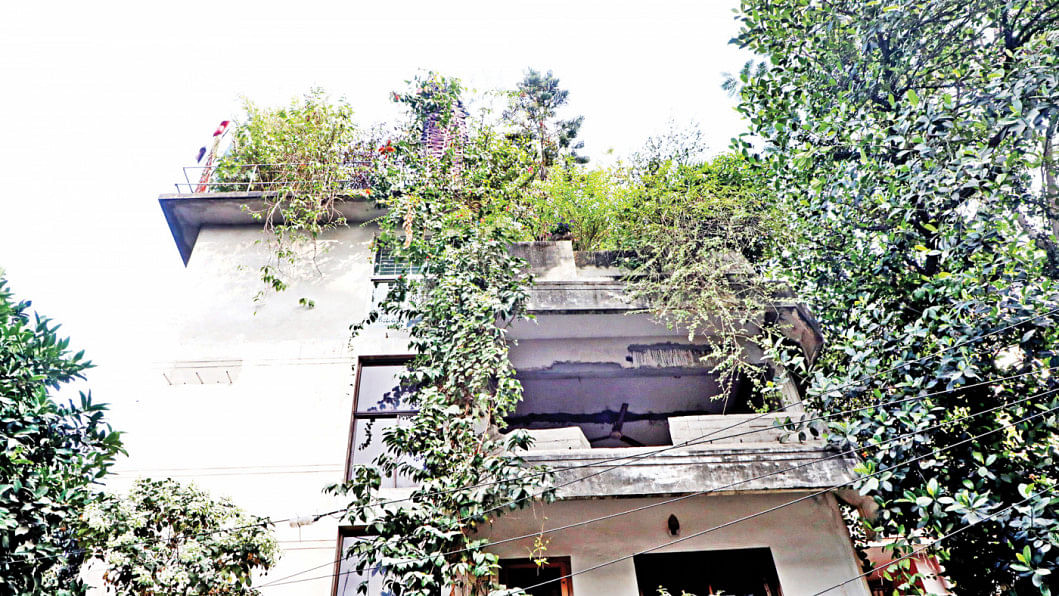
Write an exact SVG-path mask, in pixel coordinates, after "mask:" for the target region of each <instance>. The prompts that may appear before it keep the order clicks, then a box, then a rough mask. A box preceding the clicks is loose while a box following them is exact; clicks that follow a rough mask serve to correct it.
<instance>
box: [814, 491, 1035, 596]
mask: <svg viewBox="0 0 1059 596" xmlns="http://www.w3.org/2000/svg"><path fill="white" fill-rule="evenodd" d="M1054 492H1055V488H1054V487H1052V488H1049V489H1045V490H1042V491H1038V492H1036V493H1034V494H1032V495H1030V496H1028V497H1026V498H1025V499H1023V500H1021V501H1019V502H1018V503H1012V504H1011V505H1008V506H1007V507H1004V508H1003V509H1000V510H998V511H995V512H993V513H991V514H989V515H987V516H985V517H983V518H982V519H979V520H977V521H974V522H971V523H969V524H966V525H963V526H960V527H959V528H957V529H956V530H953V531H952V532H949V533H948V534H944V535H942V536H940V537H938V538H937V539H935V540H932V541H930V542H928V543H927V544H925V545H923V546H922V547H920V548H917V549H913V550H912V552H910V553H908V554H906V555H904V556H901V557H898V558H896V559H893V560H892V561H890V562H888V563H886V564H884V565H877V566H875V567H872V568H871V569H869V570H867V571H865V572H864V573H861V574H860V575H858V576H856V577H852V578H850V579H847V580H846V581H844V582H842V583H840V584H835V585H833V586H831V587H830V588H826V589H824V590H821V591H819V592H817V593H815V594H813V596H820V595H821V594H826V593H827V592H830V591H831V590H835V589H838V588H841V587H842V586H844V585H846V584H848V583H852V582H855V581H857V580H858V579H860V578H862V577H865V576H868V575H871V574H872V573H875V572H876V571H879V570H880V569H887V568H889V567H891V566H893V565H895V564H897V563H900V562H901V561H904V560H905V559H910V558H912V557H914V556H916V555H918V554H919V553H921V552H923V551H926V550H930V549H931V548H934V547H935V546H937V545H938V543H940V542H941V541H942V540H946V539H948V538H952V537H953V536H955V535H957V534H959V533H960V532H963V531H965V530H967V529H968V528H971V527H973V526H976V525H978V524H980V523H982V522H984V521H988V520H991V519H994V518H996V517H999V516H1000V515H1002V514H1003V513H1006V512H1008V511H1010V510H1012V509H1014V508H1016V507H1018V506H1019V505H1022V504H1023V503H1026V502H1027V501H1030V500H1032V499H1033V498H1034V497H1038V496H1040V495H1042V494H1045V493H1047V494H1052V493H1054Z"/></svg>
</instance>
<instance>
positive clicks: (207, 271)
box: [96, 225, 406, 595]
mask: <svg viewBox="0 0 1059 596" xmlns="http://www.w3.org/2000/svg"><path fill="white" fill-rule="evenodd" d="M374 233H375V230H374V229H373V228H371V227H365V226H356V225H354V226H350V227H347V228H343V229H339V230H335V231H332V232H329V233H327V234H326V235H325V237H324V238H323V239H322V240H321V241H320V242H319V245H318V248H319V249H320V252H319V253H318V256H317V258H316V266H317V267H318V268H319V271H316V269H315V268H314V267H312V266H308V267H306V266H301V267H299V268H298V270H297V274H296V275H290V276H288V277H285V278H284V279H286V280H287V281H288V282H289V283H290V287H289V288H288V289H287V290H286V291H284V292H282V293H278V294H277V293H275V292H272V291H271V290H267V291H266V293H265V296H264V299H263V300H262V301H261V302H260V303H257V304H255V303H254V302H253V300H252V299H253V296H254V293H255V292H256V291H257V290H258V289H260V288H261V287H262V285H261V282H260V281H259V272H258V268H259V267H260V266H261V265H262V264H264V263H265V262H267V259H268V256H269V248H268V245H267V241H268V240H269V239H270V235H269V234H266V233H264V232H262V231H261V229H260V228H256V227H241V228H233V227H215V228H209V227H207V228H203V229H202V230H201V232H200V233H199V236H198V240H197V243H196V245H195V249H194V252H193V253H192V256H191V259H190V261H189V262H188V266H187V269H186V271H185V273H184V279H182V280H181V282H182V283H181V284H180V286H181V288H182V290H181V295H180V296H179V297H177V298H176V299H175V300H171V302H172V303H174V304H177V305H178V306H177V307H176V308H175V309H174V312H173V313H172V317H171V325H172V326H173V332H174V333H173V335H174V336H175V337H176V338H177V341H176V342H175V343H174V345H164V344H156V345H152V346H150V347H149V349H151V350H154V351H156V352H157V357H156V358H154V359H152V361H154V362H155V365H153V366H151V367H150V368H149V370H139V371H130V374H129V377H128V381H129V382H130V383H138V384H139V386H140V387H142V390H141V391H142V397H141V398H140V399H139V400H138V401H137V403H136V404H135V407H129V406H124V407H122V408H118V409H115V410H114V411H113V412H112V416H110V419H111V420H112V423H113V425H114V427H115V428H117V429H119V430H124V431H126V433H125V435H124V441H125V446H126V449H127V450H128V452H129V456H128V458H123V459H122V460H121V461H120V462H119V464H118V466H117V467H116V472H117V474H116V475H115V476H113V477H112V478H111V479H110V480H109V481H108V482H109V485H108V490H113V491H119V492H120V491H124V490H126V488H127V487H128V484H129V482H130V481H131V480H132V479H134V478H135V477H137V476H145V477H150V478H165V477H172V478H174V479H177V480H179V481H181V482H194V483H195V484H196V485H197V486H199V487H201V488H203V489H205V490H207V491H209V492H210V493H211V494H212V495H215V496H227V497H230V498H231V499H232V500H233V501H234V502H235V503H236V504H237V505H239V506H240V507H242V508H243V509H244V510H246V511H247V512H250V513H253V514H256V515H262V516H268V517H270V518H274V519H281V518H290V517H294V516H311V515H313V514H317V513H320V512H325V511H331V510H334V509H337V508H339V507H341V506H342V505H343V501H342V500H340V499H336V498H334V497H328V496H325V495H324V494H323V493H322V492H321V491H322V489H323V487H324V486H326V485H329V484H334V483H339V482H341V481H343V479H344V471H345V459H346V450H347V443H348V438H349V424H350V414H351V412H352V403H353V402H352V400H353V392H352V389H353V388H352V383H353V364H354V358H355V354H354V351H353V349H352V347H351V346H350V342H349V339H350V331H349V326H350V325H351V324H353V323H356V322H359V321H360V320H361V319H362V318H363V316H364V315H366V314H367V312H368V307H369V302H370V299H371V290H372V283H371V272H372V253H371V247H370V245H371V241H372V237H373V235H374ZM303 248H304V252H305V253H306V254H307V255H310V254H311V247H303ZM307 263H308V262H305V263H303V265H304V264H307ZM301 297H306V298H310V299H312V300H313V301H315V303H316V307H315V308H313V309H306V308H304V307H303V306H301V305H299V304H298V299H299V298H301ZM387 335H389V334H388V333H387V332H386V331H385V330H381V329H380V330H375V329H372V330H369V331H368V332H366V337H365V341H366V342H367V343H370V344H371V345H372V346H373V348H374V350H375V351H374V353H403V352H404V351H405V350H406V347H405V345H404V342H403V341H401V340H400V339H397V338H387V337H386V336H387ZM362 343H363V342H362ZM229 379H231V382H230V383H229ZM171 383H172V384H171ZM276 533H277V538H278V540H279V541H280V546H281V548H282V550H283V554H282V557H281V559H280V562H279V564H278V565H277V566H276V567H275V568H273V570H272V571H271V572H270V573H269V574H268V576H267V578H265V579H264V580H263V581H268V580H270V579H275V578H280V577H282V576H285V575H289V574H293V573H297V572H301V571H304V570H306V569H310V568H314V567H317V569H315V570H314V571H311V572H309V573H305V574H302V575H300V576H298V577H297V578H296V579H305V578H314V577H318V578H319V579H316V580H314V581H308V582H304V583H298V584H292V585H289V586H281V587H276V588H266V589H265V593H266V594H270V595H271V594H275V595H282V594H328V593H330V590H331V583H332V580H331V576H330V574H331V572H332V567H331V566H330V564H331V563H333V561H334V559H335V556H336V552H337V551H336V538H337V533H338V522H337V520H334V519H332V518H325V519H323V520H321V521H319V522H317V523H315V524H311V525H307V526H303V527H291V526H290V525H289V524H288V523H281V524H279V525H278V526H277V528H276ZM320 576H325V577H320ZM96 585H98V579H97V582H96Z"/></svg>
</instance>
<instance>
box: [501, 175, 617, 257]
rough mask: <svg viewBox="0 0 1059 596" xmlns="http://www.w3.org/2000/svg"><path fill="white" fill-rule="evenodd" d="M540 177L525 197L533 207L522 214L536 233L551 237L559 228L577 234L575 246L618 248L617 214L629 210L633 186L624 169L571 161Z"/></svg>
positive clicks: (540, 235)
mask: <svg viewBox="0 0 1059 596" xmlns="http://www.w3.org/2000/svg"><path fill="white" fill-rule="evenodd" d="M550 172H551V173H550V174H549V175H548V176H547V177H546V178H545V179H544V180H540V181H537V183H536V184H535V185H534V186H533V188H532V189H531V191H530V192H528V193H527V194H526V198H525V200H526V201H527V202H528V203H529V205H530V207H529V209H528V211H527V213H526V214H525V215H524V216H523V217H521V218H520V221H521V223H522V224H523V225H526V226H528V227H530V228H532V230H533V233H532V237H533V238H534V239H537V240H544V239H547V238H548V235H549V234H550V233H553V232H555V231H556V230H557V229H567V228H568V230H569V232H570V233H571V234H572V235H573V244H574V250H602V249H608V248H614V247H615V243H614V240H615V238H614V231H615V230H616V229H617V228H618V225H617V222H615V221H614V218H616V217H619V216H620V215H621V214H622V213H624V212H625V211H626V208H625V206H626V202H627V201H628V199H629V196H630V192H629V186H628V185H627V184H624V183H623V181H622V178H623V176H624V172H622V171H621V170H620V169H613V170H612V169H605V168H594V169H589V168H585V167H584V166H577V165H571V166H569V167H565V166H564V167H555V168H552V169H551V171H550Z"/></svg>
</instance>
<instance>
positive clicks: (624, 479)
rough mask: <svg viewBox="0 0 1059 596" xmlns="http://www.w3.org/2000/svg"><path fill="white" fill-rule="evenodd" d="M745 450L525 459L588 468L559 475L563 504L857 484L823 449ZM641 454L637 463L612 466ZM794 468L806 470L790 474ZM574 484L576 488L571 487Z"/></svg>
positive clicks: (529, 455)
mask: <svg viewBox="0 0 1059 596" xmlns="http://www.w3.org/2000/svg"><path fill="white" fill-rule="evenodd" d="M745 445H746V446H745V447H740V446H733V445H725V446H723V447H715V448H706V449H703V448H698V447H697V448H682V449H673V450H671V451H664V452H661V453H655V452H657V451H658V450H659V449H660V448H659V447H644V448H624V449H622V448H618V449H591V450H587V449H566V450H553V451H547V452H545V451H529V452H526V453H525V454H523V455H522V457H523V459H524V460H525V461H526V463H528V464H546V465H550V466H554V467H556V468H562V467H569V466H585V467H579V468H578V469H576V470H566V471H559V472H556V475H555V476H556V479H555V482H556V485H558V486H559V487H560V488H559V489H558V492H557V495H558V497H559V498H562V499H579V498H580V499H587V498H598V497H646V496H669V495H681V494H688V493H699V492H703V491H711V492H713V491H716V492H721V493H738V492H746V491H761V490H821V489H826V488H830V487H832V486H835V485H836V484H841V483H844V482H852V481H853V480H855V479H856V474H855V473H854V472H853V467H854V466H855V465H856V460H854V459H852V458H850V457H848V456H839V455H838V454H837V453H835V452H833V451H828V450H826V449H824V448H822V447H821V446H819V445H813V444H793V445H791V444H787V445H779V444H777V445H774V446H764V445H762V444H760V443H758V444H745ZM641 453H642V454H644V455H643V456H642V457H640V458H637V459H624V460H620V461H613V460H614V458H618V457H631V456H634V455H637V454H641ZM648 454H649V455H648ZM821 458H830V459H821ZM818 460H819V461H818ZM795 466H801V467H798V468H797V469H790V468H794V467H795ZM604 470H605V471H604ZM600 472H602V473H600ZM582 478H583V479H584V480H580V479H582ZM572 481H576V482H573V483H572V484H568V485H566V484H567V483H569V482H572ZM564 485H565V486H564Z"/></svg>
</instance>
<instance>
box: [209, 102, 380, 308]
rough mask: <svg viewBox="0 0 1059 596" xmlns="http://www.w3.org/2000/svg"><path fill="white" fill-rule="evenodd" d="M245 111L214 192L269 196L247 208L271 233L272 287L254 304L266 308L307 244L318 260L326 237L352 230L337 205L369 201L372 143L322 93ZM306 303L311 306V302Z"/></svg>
mask: <svg viewBox="0 0 1059 596" xmlns="http://www.w3.org/2000/svg"><path fill="white" fill-rule="evenodd" d="M244 109H245V111H246V116H245V118H244V120H242V121H241V122H237V123H236V125H235V128H234V139H233V141H232V145H231V147H230V149H229V150H228V151H227V153H225V155H224V156H222V157H221V158H220V160H219V161H218V164H217V169H216V172H215V174H214V176H215V179H216V180H217V181H218V183H219V184H218V185H217V186H216V187H214V188H213V190H219V191H258V192H261V193H262V199H263V203H262V205H261V206H260V207H256V206H251V205H249V204H246V205H244V206H243V209H244V210H246V211H247V212H249V213H250V215H251V216H252V217H253V218H254V220H255V221H258V222H260V223H261V224H262V225H263V226H264V228H265V230H266V231H268V232H270V233H271V236H270V237H271V241H270V242H269V259H268V261H267V262H266V263H264V264H262V265H261V266H260V267H259V269H258V272H259V274H260V277H261V281H262V283H263V284H264V286H265V287H264V288H263V289H262V290H261V291H260V292H258V293H257V295H256V296H255V300H260V299H262V298H264V296H265V294H266V292H267V291H268V290H272V291H275V292H282V291H284V290H286V289H287V282H286V280H285V276H284V273H283V272H284V269H285V268H287V267H292V266H294V265H295V264H296V263H297V262H298V260H299V257H300V256H301V255H302V254H303V251H302V248H304V247H303V246H302V245H303V244H307V245H308V248H309V250H308V251H305V252H308V254H310V255H311V257H310V258H311V259H313V260H314V259H315V256H316V254H317V243H316V241H317V240H318V239H319V238H320V236H321V235H322V234H324V233H325V232H327V231H328V230H331V229H334V228H336V227H339V226H342V225H344V224H345V218H344V217H343V216H342V213H341V212H340V211H339V210H338V208H337V204H336V202H337V201H339V200H340V199H341V198H342V197H348V196H357V195H360V196H368V195H370V190H369V189H370V188H371V186H372V184H373V178H374V176H373V170H372V167H373V164H374V161H373V151H372V145H373V142H372V140H370V139H369V137H370V135H367V134H365V133H363V132H362V131H361V130H360V129H358V128H357V126H356V125H355V124H354V122H353V109H352V108H351V107H350V106H349V104H347V103H346V102H345V101H344V100H339V101H337V102H331V101H330V100H329V99H328V97H327V95H326V94H325V93H324V92H323V90H321V89H313V90H311V91H309V93H307V94H306V95H305V96H304V97H303V98H302V99H301V100H294V101H292V102H291V103H290V104H289V105H288V106H286V107H283V108H278V109H270V108H262V107H259V106H257V105H255V104H254V103H252V102H250V101H249V100H247V101H245V102H244ZM300 302H301V304H302V305H304V306H311V305H312V301H311V300H310V299H308V298H302V299H301V301H300Z"/></svg>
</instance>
